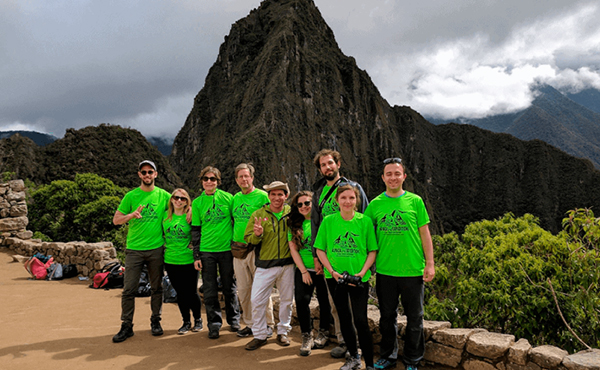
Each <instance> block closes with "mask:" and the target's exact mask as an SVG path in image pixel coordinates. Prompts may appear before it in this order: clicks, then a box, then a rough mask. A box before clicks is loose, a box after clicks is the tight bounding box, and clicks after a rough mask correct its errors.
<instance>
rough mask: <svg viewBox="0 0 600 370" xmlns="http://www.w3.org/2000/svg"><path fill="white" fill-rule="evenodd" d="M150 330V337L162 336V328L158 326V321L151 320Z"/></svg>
mask: <svg viewBox="0 0 600 370" xmlns="http://www.w3.org/2000/svg"><path fill="white" fill-rule="evenodd" d="M150 329H151V330H152V335H154V336H155V337H158V336H159V335H163V328H162V326H160V320H152V322H151V323H150Z"/></svg>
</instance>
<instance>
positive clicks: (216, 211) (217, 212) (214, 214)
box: [204, 204, 227, 224]
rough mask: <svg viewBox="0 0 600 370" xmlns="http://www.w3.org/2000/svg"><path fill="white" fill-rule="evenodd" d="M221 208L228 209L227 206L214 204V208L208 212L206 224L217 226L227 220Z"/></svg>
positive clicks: (205, 219) (205, 217) (205, 218)
mask: <svg viewBox="0 0 600 370" xmlns="http://www.w3.org/2000/svg"><path fill="white" fill-rule="evenodd" d="M221 208H227V206H225V205H221V204H213V206H212V207H210V208H209V209H208V210H207V211H206V215H205V216H204V222H206V223H209V224H210V223H214V224H217V223H219V222H220V221H222V220H223V219H225V218H226V216H225V212H223V211H222V210H221Z"/></svg>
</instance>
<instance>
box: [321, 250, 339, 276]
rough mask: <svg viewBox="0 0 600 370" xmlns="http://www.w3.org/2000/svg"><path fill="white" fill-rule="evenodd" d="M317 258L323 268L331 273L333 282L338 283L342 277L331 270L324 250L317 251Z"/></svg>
mask: <svg viewBox="0 0 600 370" xmlns="http://www.w3.org/2000/svg"><path fill="white" fill-rule="evenodd" d="M317 256H318V257H319V260H321V264H323V267H324V268H325V269H326V270H327V271H329V272H330V273H331V276H332V277H333V278H334V279H335V281H338V280H339V278H340V277H342V275H340V274H339V273H338V272H337V271H335V270H334V269H333V267H332V266H331V263H330V262H329V258H327V253H326V252H325V251H324V250H321V249H317Z"/></svg>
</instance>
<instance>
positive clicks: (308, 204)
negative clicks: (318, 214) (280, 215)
mask: <svg viewBox="0 0 600 370" xmlns="http://www.w3.org/2000/svg"><path fill="white" fill-rule="evenodd" d="M296 206H297V207H298V208H302V207H308V206H310V200H307V201H306V202H298V204H296Z"/></svg>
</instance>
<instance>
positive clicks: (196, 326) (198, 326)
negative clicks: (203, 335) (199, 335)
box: [192, 319, 203, 332]
mask: <svg viewBox="0 0 600 370" xmlns="http://www.w3.org/2000/svg"><path fill="white" fill-rule="evenodd" d="M202 327H203V326H202V319H195V320H194V327H193V328H192V331H193V332H199V331H201V330H202Z"/></svg>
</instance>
